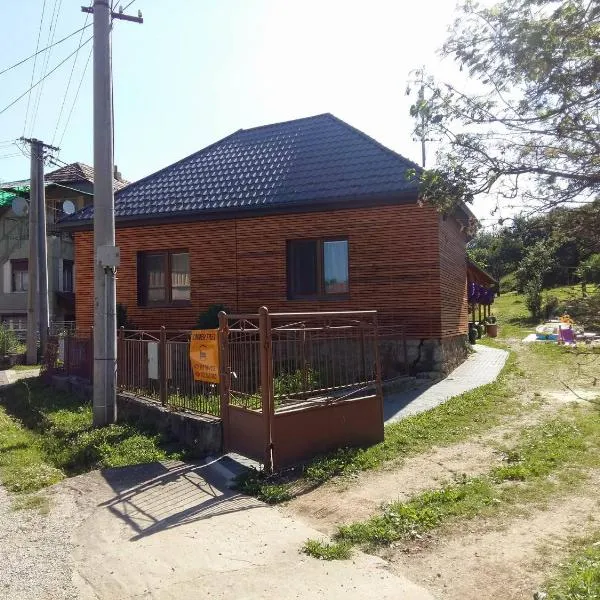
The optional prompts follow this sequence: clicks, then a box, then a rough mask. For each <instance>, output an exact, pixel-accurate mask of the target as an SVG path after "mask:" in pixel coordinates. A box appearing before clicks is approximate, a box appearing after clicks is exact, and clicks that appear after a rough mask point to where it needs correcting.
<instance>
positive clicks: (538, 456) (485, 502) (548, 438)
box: [334, 406, 600, 548]
mask: <svg viewBox="0 0 600 600" xmlns="http://www.w3.org/2000/svg"><path fill="white" fill-rule="evenodd" d="M598 466H600V418H599V416H598V414H597V413H596V412H595V411H594V412H592V411H590V409H589V408H587V407H581V406H577V407H574V408H569V409H565V411H564V413H563V414H561V415H560V416H558V417H556V418H554V419H552V420H550V421H548V422H545V423H542V424H540V425H537V426H535V427H530V428H527V429H525V430H523V431H522V432H521V435H520V439H519V440H518V442H517V445H516V446H515V447H514V448H512V449H511V450H510V451H507V452H506V454H505V460H504V464H503V465H502V466H500V467H495V468H494V469H492V470H491V471H490V472H489V473H488V474H486V475H483V476H479V477H465V478H464V479H463V480H462V481H459V482H457V483H453V484H450V485H447V486H446V487H444V488H442V489H435V490H427V491H425V492H423V493H421V494H418V495H417V496H415V497H413V498H412V499H410V500H409V501H407V502H392V503H390V504H389V505H388V506H387V507H386V509H385V510H384V511H383V513H382V514H380V515H376V516H374V517H371V518H370V519H367V520H366V521H361V522H357V523H353V524H350V525H346V526H344V527H340V528H339V529H338V531H337V533H336V535H335V536H334V537H335V541H336V542H338V543H342V544H345V545H348V544H352V545H360V546H362V547H366V548H373V547H377V546H382V545H388V544H390V543H392V542H395V541H398V540H403V539H410V538H414V537H415V536H418V535H421V534H423V533H425V532H428V531H431V530H433V529H436V528H438V527H440V526H442V525H444V524H445V523H448V522H452V521H455V520H458V519H462V520H464V519H469V518H472V517H475V516H478V515H485V516H490V515H493V514H494V513H498V512H500V511H504V512H506V511H507V510H510V509H511V508H512V507H514V506H516V505H518V504H519V503H523V502H526V503H530V502H532V501H539V500H543V499H545V498H547V497H548V496H549V495H551V494H554V493H556V492H557V491H560V490H564V489H566V488H569V489H573V488H574V486H576V485H577V483H578V482H579V481H580V480H582V479H583V478H584V477H585V474H584V471H585V469H586V468H590V467H598Z"/></svg>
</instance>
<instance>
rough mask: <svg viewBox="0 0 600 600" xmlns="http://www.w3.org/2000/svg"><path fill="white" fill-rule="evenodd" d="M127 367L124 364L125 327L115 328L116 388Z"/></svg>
mask: <svg viewBox="0 0 600 600" xmlns="http://www.w3.org/2000/svg"><path fill="white" fill-rule="evenodd" d="M126 368H127V366H126V364H125V327H123V326H121V327H119V329H118V330H117V388H118V387H119V385H120V384H121V383H122V381H123V376H122V374H123V373H124V372H125V369H126Z"/></svg>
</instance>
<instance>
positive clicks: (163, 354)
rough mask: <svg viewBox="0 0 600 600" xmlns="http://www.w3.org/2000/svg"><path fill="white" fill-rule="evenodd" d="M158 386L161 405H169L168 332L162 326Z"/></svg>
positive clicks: (159, 346)
mask: <svg viewBox="0 0 600 600" xmlns="http://www.w3.org/2000/svg"><path fill="white" fill-rule="evenodd" d="M158 385H159V395H160V403H161V404H162V405H163V406H166V404H167V330H166V329H165V326H164V325H162V326H161V328H160V337H159V342H158Z"/></svg>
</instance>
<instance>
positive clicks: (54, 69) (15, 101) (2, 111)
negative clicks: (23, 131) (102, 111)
mask: <svg viewBox="0 0 600 600" xmlns="http://www.w3.org/2000/svg"><path fill="white" fill-rule="evenodd" d="M91 40H92V38H91V37H89V38H88V39H87V40H85V42H83V44H81V46H78V47H77V49H76V50H74V51H73V52H71V54H69V56H67V58H65V59H64V60H61V61H60V62H59V63H58V64H57V65H56V66H55V67H54V68H53V69H52V70H51V71H49V72H48V73H46V75H44V77H42V79H39V80H38V81H36V82H35V83H34V84H33V85H32V86H31V87H30V88H29V89H28V90H26V91H25V92H23V93H22V94H21V95H20V96H19V97H18V98H15V99H14V100H13V101H12V102H11V103H10V104H9V105H8V106H5V107H4V108H3V109H2V110H0V115H1V114H2V113H4V112H6V111H7V110H8V109H9V108H10V107H11V106H13V105H15V104H16V103H17V102H18V101H19V100H21V98H24V97H25V96H26V95H27V94H28V93H29V92H31V90H32V89H33V88H35V87H37V86H38V85H39V84H40V83H42V81H44V79H47V78H48V77H50V75H52V73H54V71H56V70H57V69H58V68H59V67H62V65H64V64H65V63H66V62H67V61H68V60H69V59H70V58H71V57H72V56H75V54H76V53H77V52H78V51H79V49H80V48H83V46H85V45H86V44H88V43H89V42H90V41H91Z"/></svg>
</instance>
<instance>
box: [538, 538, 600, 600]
mask: <svg viewBox="0 0 600 600" xmlns="http://www.w3.org/2000/svg"><path fill="white" fill-rule="evenodd" d="M579 546H580V547H578V548H577V550H576V551H575V552H574V554H573V556H572V557H571V559H570V560H569V561H568V562H567V564H566V565H563V566H562V568H561V570H560V571H559V573H558V574H557V575H556V577H554V579H552V580H551V581H550V582H549V583H548V584H547V585H546V590H547V596H546V600H593V599H596V598H600V534H596V535H595V536H593V537H592V538H591V539H589V540H586V541H585V542H584V543H581V544H579Z"/></svg>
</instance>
